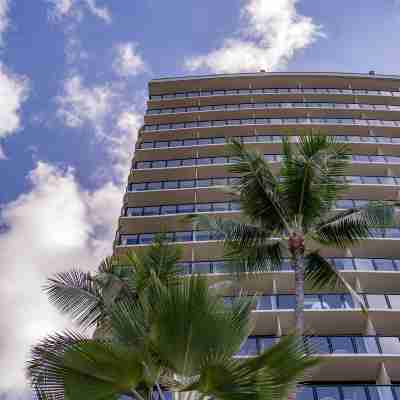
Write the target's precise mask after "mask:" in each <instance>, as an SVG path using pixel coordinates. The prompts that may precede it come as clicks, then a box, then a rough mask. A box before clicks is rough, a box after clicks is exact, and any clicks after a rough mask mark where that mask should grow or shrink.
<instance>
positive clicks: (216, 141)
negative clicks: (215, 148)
mask: <svg viewBox="0 0 400 400" xmlns="http://www.w3.org/2000/svg"><path fill="white" fill-rule="evenodd" d="M213 143H214V144H224V143H225V138H223V137H215V138H213Z"/></svg>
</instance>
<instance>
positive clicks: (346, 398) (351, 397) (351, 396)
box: [342, 386, 367, 400]
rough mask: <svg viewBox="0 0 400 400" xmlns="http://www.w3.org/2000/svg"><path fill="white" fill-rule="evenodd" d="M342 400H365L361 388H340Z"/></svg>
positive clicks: (365, 397)
mask: <svg viewBox="0 0 400 400" xmlns="http://www.w3.org/2000/svg"><path fill="white" fill-rule="evenodd" d="M342 392H343V400H367V394H366V393H365V388H364V387H363V386H342Z"/></svg>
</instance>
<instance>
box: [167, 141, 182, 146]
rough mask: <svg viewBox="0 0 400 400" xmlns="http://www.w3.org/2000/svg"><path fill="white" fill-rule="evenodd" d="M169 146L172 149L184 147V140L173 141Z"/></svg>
mask: <svg viewBox="0 0 400 400" xmlns="http://www.w3.org/2000/svg"><path fill="white" fill-rule="evenodd" d="M169 145H170V146H171V147H180V146H183V140H171V141H170V142H169Z"/></svg>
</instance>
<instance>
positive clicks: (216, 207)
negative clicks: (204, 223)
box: [213, 203, 229, 211]
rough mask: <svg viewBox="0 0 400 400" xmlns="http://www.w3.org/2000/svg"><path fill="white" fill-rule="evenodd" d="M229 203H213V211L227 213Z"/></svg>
mask: <svg viewBox="0 0 400 400" xmlns="http://www.w3.org/2000/svg"><path fill="white" fill-rule="evenodd" d="M228 210H229V203H214V204H213V211H228Z"/></svg>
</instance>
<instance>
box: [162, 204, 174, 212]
mask: <svg viewBox="0 0 400 400" xmlns="http://www.w3.org/2000/svg"><path fill="white" fill-rule="evenodd" d="M161 214H176V206H161Z"/></svg>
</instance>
